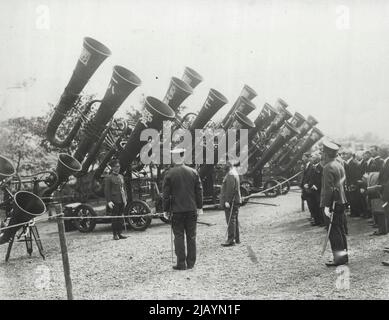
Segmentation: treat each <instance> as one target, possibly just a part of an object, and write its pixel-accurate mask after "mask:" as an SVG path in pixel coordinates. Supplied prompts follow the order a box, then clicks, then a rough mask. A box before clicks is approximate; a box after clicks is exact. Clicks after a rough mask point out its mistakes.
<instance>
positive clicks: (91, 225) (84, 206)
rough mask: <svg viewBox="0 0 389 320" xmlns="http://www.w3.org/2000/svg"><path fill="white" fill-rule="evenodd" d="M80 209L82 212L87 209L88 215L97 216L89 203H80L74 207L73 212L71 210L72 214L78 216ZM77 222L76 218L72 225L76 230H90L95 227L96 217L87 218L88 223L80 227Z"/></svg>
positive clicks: (84, 231)
mask: <svg viewBox="0 0 389 320" xmlns="http://www.w3.org/2000/svg"><path fill="white" fill-rule="evenodd" d="M81 211H84V212H85V211H87V212H88V213H89V214H88V216H92V217H97V213H96V211H95V210H94V209H93V208H92V207H91V206H90V205H87V204H80V205H79V206H78V207H77V208H76V209H74V212H73V214H74V216H76V217H80V215H79V214H80V212H81ZM79 222H80V220H79V219H76V220H74V221H73V223H74V226H75V227H76V228H77V230H78V231H80V232H82V233H88V232H92V231H93V230H94V229H95V227H96V219H90V220H88V222H89V225H87V226H86V227H84V228H81V226H80V223H79Z"/></svg>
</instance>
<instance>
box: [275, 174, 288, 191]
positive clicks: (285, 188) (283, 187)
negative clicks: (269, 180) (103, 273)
mask: <svg viewBox="0 0 389 320" xmlns="http://www.w3.org/2000/svg"><path fill="white" fill-rule="evenodd" d="M277 180H278V182H279V183H282V185H280V192H281V194H287V193H288V192H289V190H290V183H289V181H288V179H286V178H284V177H277Z"/></svg>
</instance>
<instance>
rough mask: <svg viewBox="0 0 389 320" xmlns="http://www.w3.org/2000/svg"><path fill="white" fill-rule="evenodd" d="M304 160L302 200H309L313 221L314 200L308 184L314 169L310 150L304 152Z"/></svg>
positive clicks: (301, 185) (301, 186)
mask: <svg viewBox="0 0 389 320" xmlns="http://www.w3.org/2000/svg"><path fill="white" fill-rule="evenodd" d="M302 160H303V165H302V170H303V176H302V178H301V184H300V188H301V200H302V201H306V202H307V205H308V209H309V212H310V214H311V216H310V220H312V222H313V209H312V201H311V197H310V193H311V190H310V189H309V186H308V180H309V176H310V174H311V169H312V163H311V154H310V153H309V152H306V153H304V155H303V159H302Z"/></svg>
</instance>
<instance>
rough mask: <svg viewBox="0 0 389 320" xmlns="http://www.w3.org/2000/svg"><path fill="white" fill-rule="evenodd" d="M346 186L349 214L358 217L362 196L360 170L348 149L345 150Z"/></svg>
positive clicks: (360, 210) (360, 211)
mask: <svg viewBox="0 0 389 320" xmlns="http://www.w3.org/2000/svg"><path fill="white" fill-rule="evenodd" d="M344 157H345V167H344V169H345V172H346V188H347V191H348V194H349V202H350V216H351V217H359V216H360V215H361V213H362V197H361V194H360V191H359V188H358V181H359V180H361V179H362V171H361V168H360V165H359V163H358V161H357V160H356V159H355V157H354V156H353V154H352V152H351V151H350V150H347V151H345V156H344Z"/></svg>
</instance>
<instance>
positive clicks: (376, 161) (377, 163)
mask: <svg viewBox="0 0 389 320" xmlns="http://www.w3.org/2000/svg"><path fill="white" fill-rule="evenodd" d="M370 153H371V157H372V158H373V161H372V168H371V171H373V172H380V171H381V169H382V167H383V164H384V160H383V159H382V158H381V155H380V148H379V147H378V146H372V147H371V149H370Z"/></svg>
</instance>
